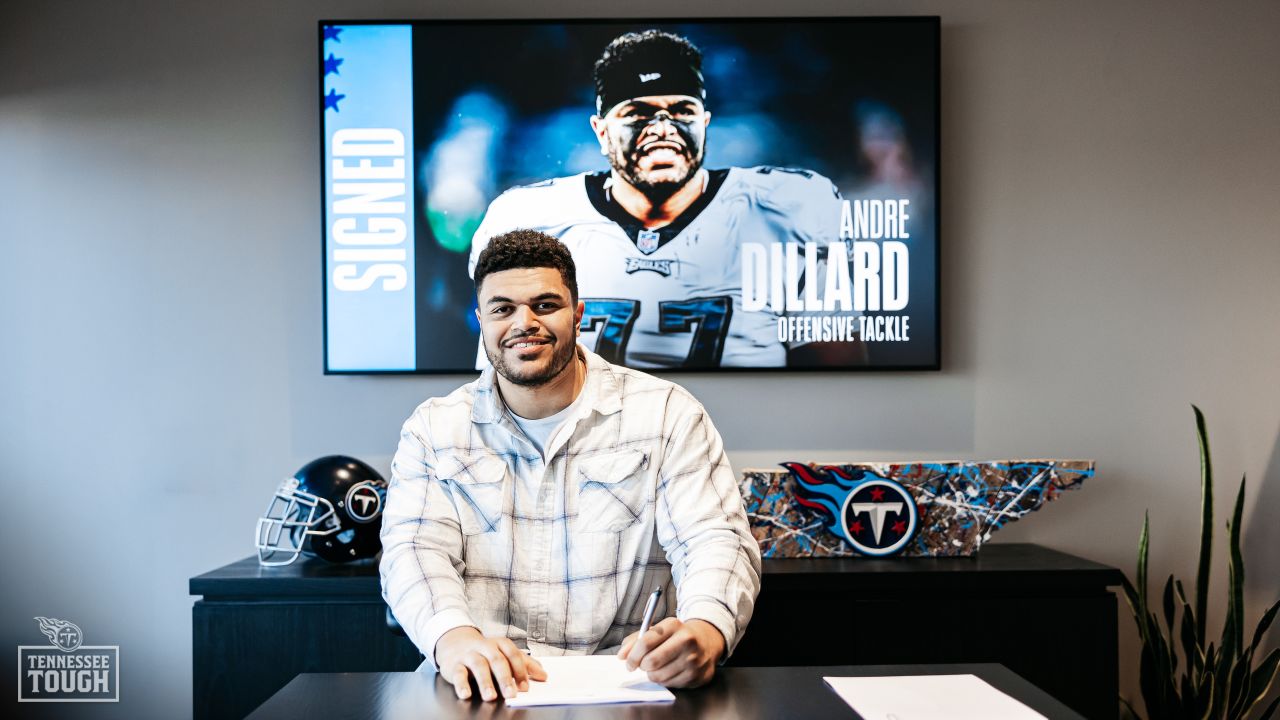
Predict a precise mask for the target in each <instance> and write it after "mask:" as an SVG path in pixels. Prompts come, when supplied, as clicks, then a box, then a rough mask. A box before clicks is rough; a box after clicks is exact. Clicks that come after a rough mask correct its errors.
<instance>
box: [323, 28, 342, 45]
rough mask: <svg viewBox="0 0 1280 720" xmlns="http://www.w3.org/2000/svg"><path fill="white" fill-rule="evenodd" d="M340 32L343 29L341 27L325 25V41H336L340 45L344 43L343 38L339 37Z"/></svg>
mask: <svg viewBox="0 0 1280 720" xmlns="http://www.w3.org/2000/svg"><path fill="white" fill-rule="evenodd" d="M340 32H342V28H340V27H334V26H333V25H325V27H324V39H325V40H332V41H334V42H339V43H340V42H342V38H340V37H338V33H340Z"/></svg>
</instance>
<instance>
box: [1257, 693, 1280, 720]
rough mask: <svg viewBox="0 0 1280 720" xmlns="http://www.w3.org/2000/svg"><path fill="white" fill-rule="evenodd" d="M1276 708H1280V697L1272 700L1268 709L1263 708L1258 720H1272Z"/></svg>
mask: <svg viewBox="0 0 1280 720" xmlns="http://www.w3.org/2000/svg"><path fill="white" fill-rule="evenodd" d="M1276 708H1280V698H1276V699H1275V700H1273V701H1271V704H1270V705H1268V706H1267V709H1266V710H1263V711H1262V714H1261V715H1259V716H1258V720H1271V717H1272V716H1273V715H1275V714H1276Z"/></svg>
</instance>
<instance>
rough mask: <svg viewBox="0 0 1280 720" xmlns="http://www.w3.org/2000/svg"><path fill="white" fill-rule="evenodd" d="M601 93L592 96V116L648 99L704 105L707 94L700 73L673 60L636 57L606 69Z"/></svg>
mask: <svg viewBox="0 0 1280 720" xmlns="http://www.w3.org/2000/svg"><path fill="white" fill-rule="evenodd" d="M598 86H599V87H601V88H603V92H601V93H600V94H599V95H597V96H596V114H597V115H599V116H601V117H604V114H605V113H607V112H609V111H610V110H612V109H613V108H614V107H616V106H617V105H618V103H623V102H626V101H628V100H630V99H632V98H638V97H645V96H648V95H688V96H689V97H695V98H697V99H698V100H700V101H702V102H703V103H704V104H705V103H706V101H707V91H706V88H704V87H703V81H702V73H701V72H700V71H699V70H698V69H697V68H696V67H693V66H692V65H689V64H688V63H687V62H683V61H681V60H680V59H677V58H671V57H667V58H656V57H636V58H628V59H627V61H626V62H622V63H619V64H618V65H617V66H615V67H612V68H609V70H608V71H606V73H605V74H604V75H603V76H602V77H601V78H600V82H599V83H598Z"/></svg>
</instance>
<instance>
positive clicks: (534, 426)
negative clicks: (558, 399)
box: [511, 390, 586, 461]
mask: <svg viewBox="0 0 1280 720" xmlns="http://www.w3.org/2000/svg"><path fill="white" fill-rule="evenodd" d="M585 394H586V393H584V392H582V391H581V390H579V391H578V397H576V398H574V399H573V402H571V403H569V404H568V405H566V406H565V408H564V409H563V410H561V411H560V412H558V413H556V414H555V415H548V416H547V417H544V418H541V419H539V420H530V419H528V418H522V417H520V416H519V415H517V414H515V412H514V411H513V412H512V413H511V419H512V420H515V421H516V425H519V426H520V430H521V432H523V433H524V434H525V437H527V438H529V441H530V442H532V443H533V446H534V447H536V448H538V454H539V455H541V456H542V459H543V460H544V461H545V460H546V459H547V446H549V445H550V444H551V440H552V439H553V438H554V437H555V436H556V432H557V431H559V430H560V426H561V425H563V424H564V421H565V420H566V419H568V418H569V416H570V415H572V414H573V411H574V409H575V408H577V407H578V406H579V405H581V404H582V396H583V395H585Z"/></svg>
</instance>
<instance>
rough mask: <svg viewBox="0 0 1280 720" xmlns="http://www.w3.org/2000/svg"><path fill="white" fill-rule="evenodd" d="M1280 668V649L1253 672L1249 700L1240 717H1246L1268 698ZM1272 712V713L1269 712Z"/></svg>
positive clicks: (1273, 652)
mask: <svg viewBox="0 0 1280 720" xmlns="http://www.w3.org/2000/svg"><path fill="white" fill-rule="evenodd" d="M1278 667H1280V649H1276V650H1272V651H1271V653H1270V654H1269V655H1267V658H1266V659H1265V660H1263V661H1262V664H1261V665H1259V666H1258V668H1257V669H1256V670H1254V672H1253V680H1252V681H1251V682H1250V683H1249V693H1248V698H1247V699H1246V701H1245V708H1244V712H1243V713H1241V714H1240V717H1246V716H1248V714H1249V711H1250V710H1252V709H1253V706H1254V705H1257V704H1258V703H1259V702H1261V701H1262V698H1264V697H1266V696H1267V692H1269V691H1270V690H1271V683H1273V682H1274V681H1275V679H1276V670H1277V668H1278ZM1268 712H1270V711H1268Z"/></svg>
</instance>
